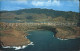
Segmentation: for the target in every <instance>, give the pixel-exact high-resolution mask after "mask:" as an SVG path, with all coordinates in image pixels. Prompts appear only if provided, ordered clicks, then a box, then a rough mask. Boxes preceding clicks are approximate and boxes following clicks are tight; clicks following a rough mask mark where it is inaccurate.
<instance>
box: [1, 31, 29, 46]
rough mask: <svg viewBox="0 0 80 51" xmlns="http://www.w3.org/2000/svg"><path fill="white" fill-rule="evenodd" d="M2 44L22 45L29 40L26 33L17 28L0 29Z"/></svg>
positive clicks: (26, 43)
mask: <svg viewBox="0 0 80 51" xmlns="http://www.w3.org/2000/svg"><path fill="white" fill-rule="evenodd" d="M0 33H1V36H0V39H1V45H2V46H23V45H28V44H29V43H30V40H29V39H27V38H26V36H27V35H28V34H25V33H24V32H21V31H17V30H4V31H0Z"/></svg>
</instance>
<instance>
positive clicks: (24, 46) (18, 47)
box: [2, 42, 34, 50]
mask: <svg viewBox="0 0 80 51" xmlns="http://www.w3.org/2000/svg"><path fill="white" fill-rule="evenodd" d="M29 45H34V44H33V42H31V43H30V44H28V45H23V46H2V48H13V49H15V50H20V49H24V48H26V47H27V46H29Z"/></svg>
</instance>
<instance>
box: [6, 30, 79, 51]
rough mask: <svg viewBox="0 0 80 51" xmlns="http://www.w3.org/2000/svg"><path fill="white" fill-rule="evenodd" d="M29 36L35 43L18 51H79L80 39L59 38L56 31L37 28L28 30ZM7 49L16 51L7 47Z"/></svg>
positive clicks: (7, 50)
mask: <svg viewBox="0 0 80 51" xmlns="http://www.w3.org/2000/svg"><path fill="white" fill-rule="evenodd" d="M28 33H29V34H30V35H29V36H27V38H28V39H30V40H31V41H32V42H34V45H33V46H32V45H30V46H28V47H26V48H25V49H22V50H18V51H78V50H79V48H80V39H72V40H59V39H57V38H55V37H53V35H54V33H53V32H51V31H46V30H43V31H42V30H35V31H31V32H28ZM5 51H15V50H13V49H5Z"/></svg>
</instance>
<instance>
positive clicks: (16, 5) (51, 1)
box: [0, 0, 79, 12]
mask: <svg viewBox="0 0 80 51" xmlns="http://www.w3.org/2000/svg"><path fill="white" fill-rule="evenodd" d="M29 8H42V9H44V8H46V9H53V10H59V11H73V12H79V0H0V11H2V10H7V11H12V10H19V9H29Z"/></svg>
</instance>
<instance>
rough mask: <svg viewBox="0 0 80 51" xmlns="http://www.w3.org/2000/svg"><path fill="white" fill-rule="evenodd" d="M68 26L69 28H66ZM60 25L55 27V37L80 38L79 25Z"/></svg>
mask: <svg viewBox="0 0 80 51" xmlns="http://www.w3.org/2000/svg"><path fill="white" fill-rule="evenodd" d="M67 28H69V29H67ZM67 28H65V27H60V28H56V30H57V33H56V34H55V37H57V38H60V39H75V38H80V27H73V28H71V27H67Z"/></svg>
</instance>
